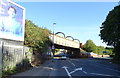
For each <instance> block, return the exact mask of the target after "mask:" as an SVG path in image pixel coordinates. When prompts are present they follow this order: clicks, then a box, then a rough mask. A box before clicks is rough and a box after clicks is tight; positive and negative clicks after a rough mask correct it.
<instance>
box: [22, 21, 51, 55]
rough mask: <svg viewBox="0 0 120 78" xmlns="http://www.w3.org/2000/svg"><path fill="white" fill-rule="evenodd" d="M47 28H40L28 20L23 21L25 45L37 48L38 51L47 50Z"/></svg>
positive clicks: (48, 42)
mask: <svg viewBox="0 0 120 78" xmlns="http://www.w3.org/2000/svg"><path fill="white" fill-rule="evenodd" d="M48 37H49V30H48V29H46V28H40V27H38V26H36V25H35V24H33V23H32V22H31V21H30V20H26V21H25V42H24V43H25V45H26V46H28V47H32V48H33V50H38V51H39V52H40V53H41V52H45V51H46V50H47V47H48V45H49V44H50V41H49V38H48Z"/></svg>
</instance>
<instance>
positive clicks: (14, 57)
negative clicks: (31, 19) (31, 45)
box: [0, 39, 25, 70]
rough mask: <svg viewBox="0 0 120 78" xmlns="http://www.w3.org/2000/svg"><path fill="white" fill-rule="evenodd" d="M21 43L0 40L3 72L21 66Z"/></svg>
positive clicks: (22, 51)
mask: <svg viewBox="0 0 120 78" xmlns="http://www.w3.org/2000/svg"><path fill="white" fill-rule="evenodd" d="M23 44H24V43H23V42H22V41H13V40H6V39H0V55H1V58H0V59H2V60H1V61H2V68H3V70H8V69H9V70H11V69H12V68H13V67H16V65H20V64H22V61H23V59H24V58H25V52H24V46H23Z"/></svg>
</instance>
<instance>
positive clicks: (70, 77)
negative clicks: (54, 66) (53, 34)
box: [62, 66, 72, 78]
mask: <svg viewBox="0 0 120 78" xmlns="http://www.w3.org/2000/svg"><path fill="white" fill-rule="evenodd" d="M62 68H64V69H65V71H66V72H67V74H68V76H69V78H72V76H71V75H70V73H69V71H68V70H67V68H68V67H66V66H63V67H62Z"/></svg>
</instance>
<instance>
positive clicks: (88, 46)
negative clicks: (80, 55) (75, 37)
mask: <svg viewBox="0 0 120 78" xmlns="http://www.w3.org/2000/svg"><path fill="white" fill-rule="evenodd" d="M83 49H84V50H86V51H87V52H94V53H96V45H95V44H94V43H93V41H92V40H87V41H86V43H85V44H84V45H83Z"/></svg>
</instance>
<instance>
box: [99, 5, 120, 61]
mask: <svg viewBox="0 0 120 78" xmlns="http://www.w3.org/2000/svg"><path fill="white" fill-rule="evenodd" d="M100 29H101V30H100V37H101V39H102V40H103V42H105V43H107V45H110V46H113V47H114V52H115V57H114V61H116V62H119V63H120V49H119V48H120V5H118V6H116V7H114V9H113V10H112V11H110V12H109V14H108V15H107V17H106V20H105V21H104V22H103V23H102V26H101V27H100Z"/></svg>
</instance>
